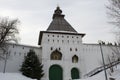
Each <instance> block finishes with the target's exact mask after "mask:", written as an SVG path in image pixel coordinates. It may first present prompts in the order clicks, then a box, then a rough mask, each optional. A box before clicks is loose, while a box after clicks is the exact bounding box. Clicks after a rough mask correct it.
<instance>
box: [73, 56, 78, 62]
mask: <svg viewBox="0 0 120 80" xmlns="http://www.w3.org/2000/svg"><path fill="white" fill-rule="evenodd" d="M72 63H78V56H76V55H74V56H73V57H72Z"/></svg>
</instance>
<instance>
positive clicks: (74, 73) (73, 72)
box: [71, 68, 80, 79]
mask: <svg viewBox="0 0 120 80" xmlns="http://www.w3.org/2000/svg"><path fill="white" fill-rule="evenodd" d="M71 78H72V79H79V78H80V76H79V71H78V69H77V68H72V70H71Z"/></svg>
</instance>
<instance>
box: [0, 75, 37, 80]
mask: <svg viewBox="0 0 120 80" xmlns="http://www.w3.org/2000/svg"><path fill="white" fill-rule="evenodd" d="M0 80H36V79H31V78H28V77H25V76H23V75H22V74H21V73H0Z"/></svg>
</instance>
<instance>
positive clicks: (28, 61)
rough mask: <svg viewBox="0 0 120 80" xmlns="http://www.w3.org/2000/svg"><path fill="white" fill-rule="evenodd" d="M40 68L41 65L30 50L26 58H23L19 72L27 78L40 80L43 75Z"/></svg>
mask: <svg viewBox="0 0 120 80" xmlns="http://www.w3.org/2000/svg"><path fill="white" fill-rule="evenodd" d="M42 68H43V65H42V64H41V63H40V62H39V59H38V57H37V55H36V54H35V52H34V51H33V50H30V51H29V52H28V54H27V56H25V60H24V62H23V64H22V67H21V69H20V71H21V72H22V74H23V75H25V76H27V77H30V78H32V79H37V80H40V79H41V77H43V75H44V73H43V70H42Z"/></svg>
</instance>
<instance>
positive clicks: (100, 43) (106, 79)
mask: <svg viewBox="0 0 120 80" xmlns="http://www.w3.org/2000/svg"><path fill="white" fill-rule="evenodd" d="M98 43H99V45H100V51H101V55H102V61H103V67H104V73H105V80H108V78H107V72H106V69H105V60H104V55H103V50H102V41H101V40H99V41H98Z"/></svg>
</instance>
